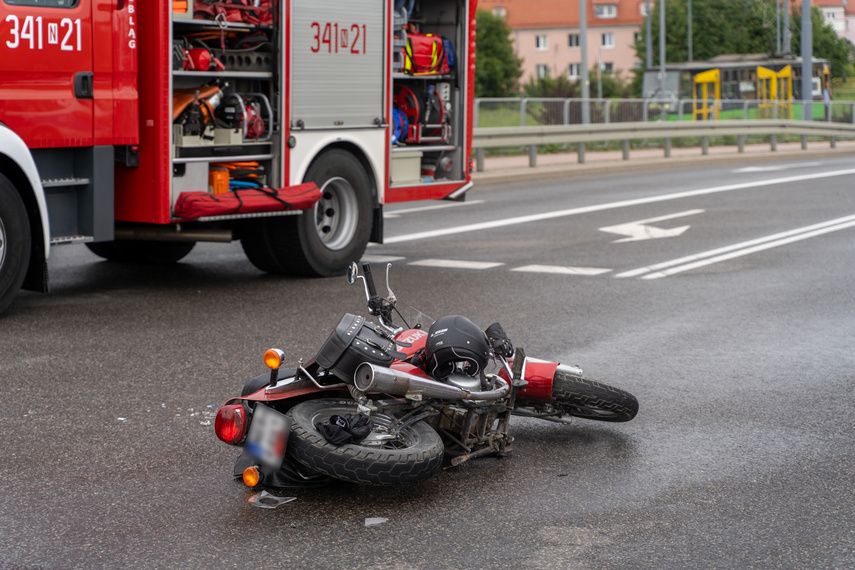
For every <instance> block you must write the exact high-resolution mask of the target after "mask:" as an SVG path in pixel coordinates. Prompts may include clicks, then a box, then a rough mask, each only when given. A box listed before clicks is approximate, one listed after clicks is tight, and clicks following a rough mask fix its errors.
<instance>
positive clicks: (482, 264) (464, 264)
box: [409, 259, 504, 269]
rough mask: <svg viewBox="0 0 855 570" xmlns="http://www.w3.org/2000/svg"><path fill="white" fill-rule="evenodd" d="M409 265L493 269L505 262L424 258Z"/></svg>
mask: <svg viewBox="0 0 855 570" xmlns="http://www.w3.org/2000/svg"><path fill="white" fill-rule="evenodd" d="M409 265H419V266H421V267H445V268H448V269H491V268H493V267H499V266H500V265H504V263H494V262H492V261H461V260H459V259H422V260H420V261H412V262H410V263H409Z"/></svg>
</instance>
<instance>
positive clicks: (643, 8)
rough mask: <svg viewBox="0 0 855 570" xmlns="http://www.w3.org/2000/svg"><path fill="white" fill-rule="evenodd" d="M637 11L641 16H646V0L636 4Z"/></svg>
mask: <svg viewBox="0 0 855 570" xmlns="http://www.w3.org/2000/svg"><path fill="white" fill-rule="evenodd" d="M650 4H651V6H652V5H653V2H651V3H650ZM638 13H639V14H641V17H642V18H646V17H647V0H644V1H643V2H642V3H641V4H639V5H638Z"/></svg>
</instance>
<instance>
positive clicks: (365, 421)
mask: <svg viewBox="0 0 855 570" xmlns="http://www.w3.org/2000/svg"><path fill="white" fill-rule="evenodd" d="M390 267H391V264H388V265H387V267H386V288H387V295H386V296H385V297H380V296H379V295H378V294H377V292H376V288H375V285H374V280H373V277H372V274H371V267H370V265H369V264H367V263H365V264H363V265H362V269H363V271H362V275H359V269H358V267H357V265H356V264H355V263H354V264H351V266H350V270H349V272H348V282H349V283H351V284H354V283H356V282H357V280H361V281H362V283H363V286H364V289H365V295H366V297H367V299H368V312H369V313H370V314H371V315H372V316H374V317H377V320H378V321H379V324H375V323H373V322H371V321H369V320H367V319H366V318H364V317H362V316H357V315H352V314H349V313H348V314H345V316H344V317H343V318H342V319H341V321H340V322H339V324H338V326H337V327H336V328H335V330H334V331H333V332H332V334H331V335H330V336H329V338H328V339H327V340H326V341H325V342H324V344H323V346H322V347H321V349H320V350H319V351H318V354H317V355H316V356H315V357H314V358H313V359H311V360H309V361H308V362H306V363H304V362H303V361H302V360H300V361H299V363H298V364H297V366H295V367H283V366H282V362H283V359H284V353H283V352H282V351H281V350H279V349H275V348H274V349H270V350H268V351H267V352H266V353H265V355H264V362H265V364H266V365H267V366H268V367H269V368H270V372H269V373H264V374H262V375H260V376H257V377H255V378H252V379H250V380H249V381H247V382H246V384H245V385H244V387H243V390H242V392H241V395H240V396H239V397H235V398H231V399H229V400H228V401H227V402H226V403H225V404H224V405H223V407H222V408H220V410H219V411H218V413H217V418H216V421H215V431H216V434H217V437H218V438H219V439H220V440H222V441H224V442H225V443H228V444H230V445H234V446H238V447H242V448H243V451H242V453H241V454H240V456H239V457H238V458H237V461H236V462H235V469H234V475H235V477H236V478H242V479H243V482H244V483H245V484H246V485H248V486H249V487H255V486H256V485H263V486H266V487H284V488H289V487H316V486H322V485H326V484H328V483H329V482H330V481H331V479H340V480H344V481H350V482H353V483H368V484H379V485H389V484H401V483H411V482H416V481H421V480H424V479H427V478H428V477H430V476H431V475H433V474H435V473H436V472H437V471H439V470H440V469H441V468H442V467H443V465H444V464H445V465H450V466H456V465H460V464H461V463H463V462H465V461H467V460H469V459H472V458H475V457H481V456H484V455H504V454H506V453H507V452H509V451H510V450H511V444H512V443H513V437H512V436H511V435H510V434H509V431H508V428H509V420H510V417H511V416H512V415H518V416H526V417H532V418H539V419H543V420H549V421H554V422H560V423H570V421H571V418H572V417H579V418H586V419H590V420H598V421H605V422H625V421H629V420H631V419H632V418H633V417H635V415H636V413H637V412H638V401H637V400H636V398H635V397H634V396H633V395H632V394H630V393H628V392H626V391H624V390H621V389H619V388H615V387H612V386H609V385H607V384H604V383H601V382H596V381H594V380H591V379H589V378H585V377H584V376H583V372H582V370H581V369H579V368H577V367H575V366H567V365H562V364H559V363H557V362H546V361H543V360H537V359H534V358H527V357H526V356H525V353H524V350H523V349H521V348H517V349H514V347H513V344H512V343H511V341H510V340H509V339H508V337H507V336H506V335H505V333H504V331H503V329H502V327H501V325H500V324H498V323H495V324H493V325H491V326H490V327H488V328H487V329H486V330H481V329H480V328H478V327H477V326H476V325H475V324H473V323H472V322H471V321H470V320H468V319H467V318H465V317H463V316H459V315H452V316H446V317H442V318H440V319H438V320H436V321H435V322H431V321H430V319H428V318H426V317H424V315H421V314H420V313H419V314H417V317H416V318H415V319H413V318H410V319H409V321H408V320H407V319H405V317H404V316H403V315H402V314H401V312H399V311H398V308H397V306H396V304H397V298H396V297H395V295H394V294H393V293H392V290H391V288H390V287H389V269H390ZM393 315H397V317H398V318H399V319H400V320H401V321H402V323H403V326H397V325H396V324H395V323H394V318H393Z"/></svg>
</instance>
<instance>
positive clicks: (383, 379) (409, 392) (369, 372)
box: [353, 362, 510, 400]
mask: <svg viewBox="0 0 855 570" xmlns="http://www.w3.org/2000/svg"><path fill="white" fill-rule="evenodd" d="M353 383H354V384H355V385H356V387H357V388H358V389H359V390H362V391H363V392H386V393H387V394H394V395H396V396H404V397H406V398H409V399H411V400H421V399H422V398H436V399H439V400H497V399H499V398H501V397H503V396H506V395H507V393H508V391H509V389H510V386H509V385H508V383H507V382H505V381H504V380H502V379H501V378H496V383H497V384H498V385H499V387H498V388H496V389H494V390H489V391H486V392H471V391H469V390H464V389H462V388H458V387H457V386H452V385H450V384H443V383H442V382H437V381H436V380H429V379H427V378H421V377H419V376H415V375H413V374H409V373H407V372H401V371H400V370H392V369H391V368H386V367H385V366H377V365H376V364H371V363H369V362H363V363H362V364H360V365H359V367H358V368H357V369H356V372H355V373H354V374H353Z"/></svg>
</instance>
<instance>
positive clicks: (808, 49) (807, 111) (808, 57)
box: [801, 0, 813, 121]
mask: <svg viewBox="0 0 855 570" xmlns="http://www.w3.org/2000/svg"><path fill="white" fill-rule="evenodd" d="M801 44H802V120H805V121H810V120H813V107H812V106H811V103H810V102H811V100H812V98H813V96H812V95H811V80H812V78H813V25H812V24H811V21H810V0H802V40H801Z"/></svg>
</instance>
